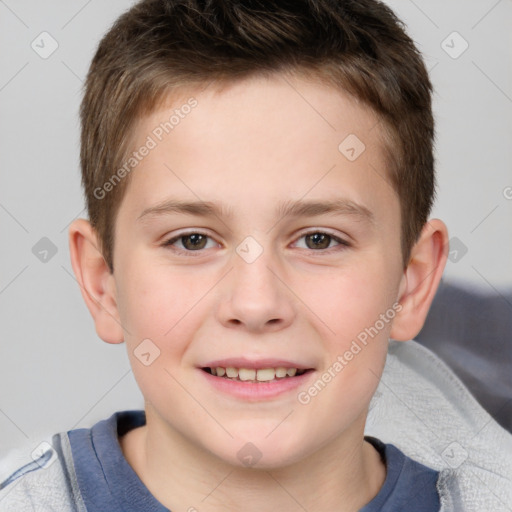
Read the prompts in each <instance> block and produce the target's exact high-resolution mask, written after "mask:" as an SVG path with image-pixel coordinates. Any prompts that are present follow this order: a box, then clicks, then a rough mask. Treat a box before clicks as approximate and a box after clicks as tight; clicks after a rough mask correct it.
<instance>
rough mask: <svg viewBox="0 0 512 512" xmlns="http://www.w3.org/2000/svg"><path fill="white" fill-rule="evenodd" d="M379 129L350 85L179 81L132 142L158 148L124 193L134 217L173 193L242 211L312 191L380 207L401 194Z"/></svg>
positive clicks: (287, 79) (286, 79) (276, 79)
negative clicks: (346, 88) (184, 85)
mask: <svg viewBox="0 0 512 512" xmlns="http://www.w3.org/2000/svg"><path fill="white" fill-rule="evenodd" d="M381 129H382V127H381V125H380V123H379V119H378V117H377V116H376V115H375V113H374V112H373V111H372V110H371V109H369V108H368V107H366V106H365V105H363V104H361V103H358V102H357V101H356V100H355V99H353V98H352V97H351V96H349V95H348V94H345V93H343V92H341V91H339V90H335V89H333V88H332V87H329V86H327V85H323V84H320V83H318V82H312V81H306V80H304V79H301V78H298V77H291V76H286V75H275V76H273V77H270V78H268V77H261V76H258V77H252V78H249V79H244V80H239V81H237V82H231V83H224V84H222V85H220V84H218V83H212V84H210V85H209V86H208V87H206V88H203V89H202V90H201V89H198V88H190V89H188V90H182V91H180V94H179V95H176V94H174V95H173V94H170V95H169V96H168V98H167V101H166V103H165V105H163V106H162V107H161V108H159V109H158V110H156V111H155V112H153V113H152V114H151V115H149V116H147V117H145V118H143V119H141V120H140V121H139V122H138V125H137V128H136V131H135V136H134V144H133V148H134V150H135V151H137V149H140V148H142V147H144V146H151V149H150V150H149V151H145V153H146V156H144V157H143V158H142V159H141V160H140V161H139V162H138V163H137V166H136V167H135V168H134V170H133V171H132V175H131V183H130V185H129V187H128V190H127V192H126V197H125V200H124V202H126V203H127V205H126V207H127V208H128V209H129V210H130V216H131V218H132V219H134V218H136V217H138V216H140V214H141V212H143V211H144V210H147V209H148V208H150V207H151V206H154V205H156V204H158V203H162V201H165V200H166V199H167V198H168V197H173V198H182V199H187V200H193V201H195V202H197V201H198V200H199V201H207V202H215V203H218V204H219V205H220V206H221V208H224V207H226V208H225V209H226V211H228V210H229V211H230V212H231V214H235V215H236V214H241V213H243V212H242V210H244V209H245V210H246V211H245V213H246V214H248V213H249V210H251V211H254V208H258V211H260V212H262V214H263V213H264V211H265V209H268V208H269V207H270V206H271V205H276V204H277V203H278V202H279V203H280V204H281V205H282V204H283V203H284V202H285V201H287V200H288V201H291V200H296V199H299V198H301V197H305V196H306V195H307V196H308V198H309V199H314V198H315V196H316V197H317V198H320V199H326V200H327V199H330V200H333V201H335V200H337V199H338V198H339V197H340V196H344V197H346V198H347V199H350V200H351V201H352V202H354V203H360V204H362V205H364V206H366V207H367V209H369V210H373V209H379V208H381V209H382V207H383V206H385V205H384V204H379V203H383V202H384V203H386V202H387V203H388V205H387V206H388V207H389V203H390V202H393V201H394V202H395V203H396V202H397V198H396V196H395V193H394V190H393V189H392V187H391V185H390V183H389V180H388V179H387V178H386V174H387V173H386V169H385V168H384V161H385V160H384V150H383V145H382V142H381ZM396 207H397V204H395V205H394V206H393V208H391V209H392V210H393V209H394V210H397V208H396ZM388 210H389V208H388Z"/></svg>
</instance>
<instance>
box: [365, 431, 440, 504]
mask: <svg viewBox="0 0 512 512" xmlns="http://www.w3.org/2000/svg"><path fill="white" fill-rule="evenodd" d="M365 440H366V441H367V442H369V443H370V444H372V445H373V446H374V447H375V449H376V450H377V451H378V452H379V454H380V456H381V459H382V461H383V462H384V463H385V465H386V480H385V481H384V485H383V486H382V488H381V489H380V491H379V493H378V494H377V496H376V497H375V498H374V499H373V500H372V501H371V502H370V503H369V504H368V505H366V506H365V507H364V508H363V509H362V510H361V512H377V511H378V512H409V511H410V510H414V511H415V512H439V509H440V497H439V492H438V488H437V484H438V479H439V471H437V470H435V469H432V468H430V467H428V466H425V465H424V464H421V463H419V462H417V461H415V460H413V459H412V458H410V457H408V456H407V455H405V454H404V453H403V452H402V451H401V450H400V449H398V448H397V447H396V446H394V445H393V444H390V443H388V444H385V443H383V442H382V441H380V440H379V439H377V438H374V437H371V436H365Z"/></svg>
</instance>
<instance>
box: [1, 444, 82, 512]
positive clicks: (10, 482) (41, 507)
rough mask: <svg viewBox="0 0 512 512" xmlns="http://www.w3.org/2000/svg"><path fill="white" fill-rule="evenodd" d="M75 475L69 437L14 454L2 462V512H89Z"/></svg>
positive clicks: (23, 448)
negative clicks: (76, 483)
mask: <svg viewBox="0 0 512 512" xmlns="http://www.w3.org/2000/svg"><path fill="white" fill-rule="evenodd" d="M72 473H73V465H72V456H71V450H70V447H69V440H68V438H67V436H66V435H65V434H56V435H54V436H53V438H52V440H51V443H49V442H43V443H41V444H40V445H39V446H38V447H37V448H36V449H35V450H34V448H33V446H31V447H28V446H27V447H21V448H19V449H17V450H13V451H11V452H10V453H9V454H8V455H7V456H6V457H5V458H4V459H2V460H1V461H0V512H12V511H16V512H29V511H37V512H45V511H48V512H50V511H55V510H66V511H70V512H85V511H86V508H85V506H84V505H83V503H82V501H81V497H80V492H79V491H78V488H77V487H76V485H75V483H74V480H73V475H72Z"/></svg>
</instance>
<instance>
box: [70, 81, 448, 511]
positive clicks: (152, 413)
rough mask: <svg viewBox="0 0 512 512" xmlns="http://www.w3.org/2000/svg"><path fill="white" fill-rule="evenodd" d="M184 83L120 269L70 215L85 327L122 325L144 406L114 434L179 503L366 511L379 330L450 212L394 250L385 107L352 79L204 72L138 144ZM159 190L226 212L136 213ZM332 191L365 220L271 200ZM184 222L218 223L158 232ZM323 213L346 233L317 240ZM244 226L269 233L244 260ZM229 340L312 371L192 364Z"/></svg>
mask: <svg viewBox="0 0 512 512" xmlns="http://www.w3.org/2000/svg"><path fill="white" fill-rule="evenodd" d="M299 93H300V94H299ZM191 95H194V97H195V98H196V99H197V101H198V105H197V107H196V108H195V109H193V110H192V111H191V113H190V114H188V115H187V116H186V117H185V118H184V119H182V120H180V123H179V124H178V125H177V126H176V127H175V128H174V129H173V131H172V132H170V133H169V134H168V135H166V136H165V137H164V138H163V140H162V141H161V142H160V143H159V144H158V145H157V147H156V148H154V149H152V150H151V151H150V153H149V154H148V155H147V156H146V157H145V158H144V159H143V161H142V162H141V163H140V164H139V165H138V166H137V167H136V169H135V170H134V171H132V174H131V178H130V179H131V182H130V184H129V186H128V188H127V192H126V195H125V197H124V199H123V201H122V203H121V206H120V209H119V215H118V218H117V220H116V225H115V250H114V273H113V274H110V273H109V271H108V268H107V266H106V264H105V261H104V259H103V257H102V255H101V253H100V252H99V251H98V249H97V248H98V247H99V245H98V240H97V238H96V234H95V232H94V230H93V229H92V228H91V226H90V224H89V222H88V221H86V220H85V219H78V220H76V221H75V222H73V224H72V225H71V227H70V229H69V239H70V251H71V259H72V265H73V269H74V272H75V275H76V277H77V280H78V282H79V283H80V286H81V289H82V294H83V297H84V300H85V302H86V304H87V306H88V308H89V310H90V312H91V314H92V316H93V318H94V321H95V325H96V331H97V333H98V335H99V336H100V337H101V338H102V339H103V340H104V341H106V342H108V343H121V342H123V341H124V342H125V343H126V347H127V350H128V354H129V357H130V361H131V365H132V369H133V373H134V376H135V378H136V380H137V382H138V384H139V386H140V389H141V391H142V393H143V395H144V397H145V410H146V415H147V424H146V425H145V426H144V427H140V428H137V429H135V430H133V431H131V432H130V433H128V434H127V435H125V436H124V437H122V438H121V439H120V445H121V449H122V450H123V453H124V454H125V457H126V459H127V460H128V462H129V463H130V464H131V466H132V467H133V468H134V470H135V471H136V473H137V474H138V475H139V477H140V478H141V480H142V481H143V483H144V484H145V485H146V486H147V487H148V489H149V490H150V492H151V493H152V494H153V495H154V496H155V498H157V499H158V500H159V501H160V502H161V503H162V504H164V505H165V506H167V507H168V508H170V509H171V510H173V511H174V510H176V511H177V510H183V511H184V510H193V509H191V508H190V507H195V508H196V509H197V510H199V511H201V512H204V511H208V512H210V511H211V512H214V511H221V510H222V511H235V510H242V509H243V510H244V511H249V512H251V511H258V512H259V511H261V510H265V509H268V506H269V504H272V507H273V508H275V509H276V510H283V511H296V510H300V509H301V507H304V509H306V510H308V511H310V512H314V511H318V512H319V511H330V510H333V511H334V510H336V511H337V512H342V511H354V510H358V509H359V508H361V507H362V506H364V505H365V504H367V503H368V502H370V501H371V500H372V499H373V498H374V497H375V496H376V495H377V493H378V492H379V490H380V488H381V487H382V485H383V483H384V480H385V476H386V470H385V466H384V465H383V464H382V462H381V461H380V458H379V456H378V454H377V452H376V450H375V449H374V448H373V447H372V446H371V445H370V444H369V443H367V442H366V441H364V439H363V435H364V425H365V421H366V416H367V413H368V406H369V402H370V399H371V397H372V395H373V394H374V392H375V390H376V387H377V385H378V382H379V378H380V376H381V374H382V371H383V367H384V363H385V359H386V351H387V345H388V339H389V338H390V337H391V338H394V339H396V340H402V341H405V340H409V339H412V338H414V337H415V336H416V334H417V333H418V332H419V331H420V329H421V327H422V325H423V323H424V321H425V318H426V315H427V312H428V309H429V307H430V304H431V302H432V300H433V297H434V294H435V291H436V289H437V286H438V284H439V281H440V279H441V275H442V272H443V269H444V266H445V263H446V257H447V254H446V250H445V248H446V247H447V243H448V233H447V229H446V226H445V225H444V223H443V222H441V221H440V220H438V219H431V220H430V221H429V222H428V223H427V224H426V225H425V227H424V229H423V231H422V233H421V236H420V238H419V240H418V241H417V243H416V244H415V246H414V247H413V250H412V253H411V258H410V261H409V263H408V265H407V267H406V268H405V269H404V266H403V264H402V260H401V251H400V210H399V200H398V197H397V195H396V194H395V192H394V191H393V190H392V188H391V187H390V185H389V184H388V182H387V181H386V179H382V178H383V177H385V176H386V170H385V169H384V168H383V162H384V156H383V151H382V145H381V143H380V138H379V136H380V129H381V126H380V124H379V123H378V119H377V117H376V116H375V114H374V113H373V112H372V111H371V110H369V109H367V108H366V107H364V106H363V105H361V104H360V103H357V102H355V101H354V100H352V99H351V98H350V97H349V96H348V95H346V94H344V93H340V91H337V90H334V89H331V88H329V87H327V86H325V85H322V84H320V83H316V82H312V81H305V80H304V79H302V78H300V77H298V76H295V77H292V76H284V75H274V76H273V77H271V78H262V77H254V78H250V79H246V80H244V81H243V82H235V83H231V84H229V85H227V86H225V87H224V88H219V87H216V86H214V85H212V84H210V86H209V87H207V88H206V89H204V90H201V91H199V90H188V91H187V94H186V95H184V96H183V98H177V96H174V97H169V101H168V103H167V104H166V105H165V106H164V107H162V108H161V109H159V110H158V111H156V112H154V113H153V114H151V115H150V116H148V117H147V118H144V119H141V120H140V123H139V124H138V126H137V131H136V133H135V138H134V147H139V146H141V145H142V144H144V141H145V140H146V138H147V136H148V135H149V134H151V132H152V130H153V129H154V128H155V127H156V126H158V124H159V123H160V122H162V121H164V120H166V119H169V116H170V115H171V114H172V110H173V109H174V108H179V106H180V105H183V104H184V103H185V101H186V100H185V99H184V98H188V97H190V96H191ZM349 134H356V135H357V137H358V138H359V139H360V140H361V141H363V143H364V144H365V146H366V149H365V151H364V152H363V153H362V154H361V155H360V156H359V157H358V158H357V159H356V160H355V161H349V160H348V159H347V158H346V157H345V156H344V155H343V154H342V153H341V152H340V151H339V150H338V146H339V144H340V143H341V142H342V141H343V140H344V139H345V138H346V137H347V135H349ZM370 164H371V165H370ZM372 166H373V168H372ZM375 170H378V172H379V174H380V175H381V176H380V177H379V176H378V175H377V174H376V172H375ZM170 197H173V198H178V199H181V200H190V201H197V200H199V199H200V200H203V201H212V202H216V203H222V204H223V205H225V207H226V208H227V207H229V208H231V209H232V211H233V216H232V217H227V216H214V215H213V216H205V217H198V216H193V215H190V214H182V213H179V214H177V213H174V214H167V215H161V216H155V217H151V216H146V218H145V220H144V221H141V220H137V218H138V217H139V215H140V214H141V213H142V212H143V211H144V210H145V209H146V208H148V207H151V206H153V205H155V204H157V203H159V202H161V201H164V200H166V199H168V198H170ZM340 197H343V198H346V199H349V200H351V201H353V202H355V203H358V204H361V205H363V206H365V207H366V208H367V209H368V210H370V211H371V212H372V213H373V216H374V223H373V224H372V223H369V222H365V221H364V220H362V219H361V218H359V217H356V216H354V215H348V214H345V215H342V216H335V215H332V214H322V215H320V216H317V217H312V216H305V217H304V216H303V217H295V218H292V217H290V218H282V217H281V216H280V215H279V214H278V213H277V212H276V211H275V207H276V205H277V204H278V203H280V202H281V201H286V200H297V199H303V200H318V201H326V200H330V199H334V198H340ZM105 200H108V199H105ZM185 230H187V231H192V232H200V233H204V234H206V235H208V237H210V238H207V239H206V240H207V242H203V245H200V250H199V251H198V250H197V249H195V250H194V249H193V247H194V246H193V244H192V243H190V238H188V239H182V238H178V239H177V241H176V242H174V245H173V246H169V245H168V246H165V245H164V244H165V242H166V241H167V240H169V239H171V238H172V237H176V236H177V235H178V234H181V233H183V232H184V231H185ZM319 232H320V233H327V234H332V235H334V236H335V237H338V238H340V239H343V240H345V241H346V242H348V243H349V244H350V245H349V246H346V245H343V244H340V243H338V242H337V241H336V240H335V239H330V243H329V239H327V242H325V245H321V247H320V248H317V246H316V245H315V244H314V243H313V242H314V240H311V237H307V236H304V235H305V233H307V234H310V235H311V234H314V233H319ZM189 234H190V233H189ZM248 236H251V237H253V238H254V239H255V240H256V241H257V242H258V244H259V245H260V246H261V248H262V250H263V252H262V253H261V255H260V256H259V257H258V258H256V259H255V261H252V262H251V263H248V262H247V261H245V260H244V259H243V258H242V257H240V256H239V254H238V253H237V251H236V249H237V247H238V246H239V244H240V243H241V242H242V241H243V240H244V239H245V238H246V237H248ZM187 242H188V244H187ZM316 243H317V244H318V241H317V242H316ZM184 244H187V245H184ZM191 247H192V249H191ZM174 249H181V250H182V251H187V250H188V253H185V254H180V253H177V252H175V251H174ZM397 304H400V306H401V309H400V312H398V313H396V316H394V319H393V320H391V321H389V322H388V323H386V324H385V326H384V328H383V329H381V330H380V331H379V333H378V335H376V336H375V337H373V338H372V339H370V341H369V343H368V344H367V345H366V346H365V347H364V348H363V349H362V350H361V351H360V352H359V353H358V354H357V355H356V356H354V357H353V359H352V360H351V361H349V362H348V364H347V365H346V366H345V367H344V369H343V371H341V372H339V373H338V374H337V375H336V377H335V378H333V379H332V380H331V382H329V384H328V385H327V386H325V388H324V389H323V390H322V391H321V392H320V393H318V394H317V395H316V396H315V397H313V398H312V399H311V401H310V402H309V403H308V404H301V403H299V401H298V400H297V394H298V392H299V391H301V390H307V389H308V388H309V387H310V386H311V385H312V384H313V383H314V382H315V381H316V380H317V379H318V378H320V377H321V375H322V374H323V373H324V372H326V371H327V369H328V368H329V367H332V365H333V363H334V362H335V361H336V360H337V357H338V356H339V355H343V354H344V353H345V352H346V351H347V350H348V349H349V348H350V346H351V343H352V341H353V340H355V339H356V337H357V335H358V334H359V333H360V332H361V331H363V330H364V329H365V328H368V327H370V326H373V325H375V323H376V320H378V319H379V315H381V314H385V313H386V312H387V311H389V310H390V309H393V305H395V306H396V305H397ZM147 338H149V339H150V340H151V341H152V343H154V344H155V345H156V346H157V347H158V349H159V350H160V355H159V357H157V358H156V359H155V360H154V361H153V362H152V363H151V364H150V365H148V366H146V365H144V364H141V362H140V360H139V359H137V357H136V356H135V353H134V351H135V349H136V348H137V346H138V345H139V344H140V342H141V340H143V339H147ZM238 356H245V357H248V358H250V359H257V358H261V357H275V358H284V359H291V360H293V361H297V362H301V363H304V364H306V365H307V366H309V367H311V368H314V369H315V372H313V373H312V374H310V376H309V380H308V381H307V384H305V385H304V386H301V387H300V388H299V389H297V390H295V391H293V392H290V393H286V394H285V395H282V396H280V397H275V398H273V399H267V400H262V401H256V402H255V401H252V402H251V401H244V400H240V399H237V398H233V397H230V396H228V395H224V394H222V393H219V392H218V391H216V390H214V389H213V388H212V387H211V386H210V385H209V384H207V383H206V382H205V380H204V379H202V378H199V377H200V376H198V372H199V371H200V370H198V369H197V366H198V365H200V364H201V363H205V362H207V361H211V360H214V359H219V358H225V357H238ZM247 442H251V443H253V444H254V445H255V446H256V447H257V448H258V450H259V452H260V453H261V459H260V460H259V461H258V463H257V464H256V465H254V466H252V467H247V466H246V465H244V463H243V462H242V461H241V460H239V458H238V457H237V452H238V451H239V450H240V449H241V448H242V447H243V446H244V445H245V444H246V443H247ZM205 497H206V499H205Z"/></svg>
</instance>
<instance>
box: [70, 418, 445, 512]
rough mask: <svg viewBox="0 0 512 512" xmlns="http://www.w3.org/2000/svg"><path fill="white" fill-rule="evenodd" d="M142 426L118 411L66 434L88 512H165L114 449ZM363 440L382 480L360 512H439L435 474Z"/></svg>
mask: <svg viewBox="0 0 512 512" xmlns="http://www.w3.org/2000/svg"><path fill="white" fill-rule="evenodd" d="M145 422H146V417H145V413H144V411H123V412H117V413H115V414H113V415H112V416H111V417H110V418H109V419H107V420H103V421H100V422H98V423H96V425H94V426H93V427H92V428H90V429H77V430H71V431H70V432H68V436H69V440H70V443H71V450H72V453H73V461H74V466H75V471H76V477H77V481H78V485H79V488H80V492H81V494H82V498H83V501H84V503H85V505H86V507H87V511H88V512H100V511H101V512H105V511H106V510H108V512H127V511H130V512H138V511H140V512H169V509H167V508H166V507H164V506H163V505H162V504H161V503H160V502H159V501H157V500H156V499H155V497H154V496H153V495H152V494H151V493H150V492H149V490H148V489H147V488H146V486H145V485H144V484H143V483H142V481H141V480H140V479H139V477H138V476H137V474H136V473H135V471H134V470H133V469H132V468H131V466H130V465H129V464H128V461H127V460H126V459H125V457H124V455H123V453H122V451H121V447H120V445H119V436H122V435H124V434H125V433H126V432H128V431H129V430H131V429H133V428H136V427H140V426H142V425H144V424H145ZM365 439H366V440H367V441H368V442H370V443H371V444H372V445H373V446H374V447H375V448H376V449H377V451H378V452H379V453H380V455H381V459H382V461H383V462H384V463H385V464H386V468H387V474H386V480H385V482H384V485H383V486H382V488H381V490H380V491H379V493H378V494H377V496H375V498H374V499H373V500H372V501H371V502H370V503H368V504H367V505H365V506H364V507H363V508H362V509H361V510H360V512H410V511H411V510H414V512H438V511H439V508H440V502H439V495H438V492H437V488H436V482H437V478H438V476H439V472H438V471H435V470H433V469H430V468H428V467H426V466H424V465H423V464H420V463H419V462H416V461H414V460H412V459H411V458H409V457H407V456H406V455H405V454H404V453H402V452H401V451H400V450H399V449H398V448H396V447H395V446H394V445H392V444H384V443H382V442H381V441H379V440H378V439H376V438H374V437H369V436H366V437H365ZM192 505H193V504H192Z"/></svg>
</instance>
